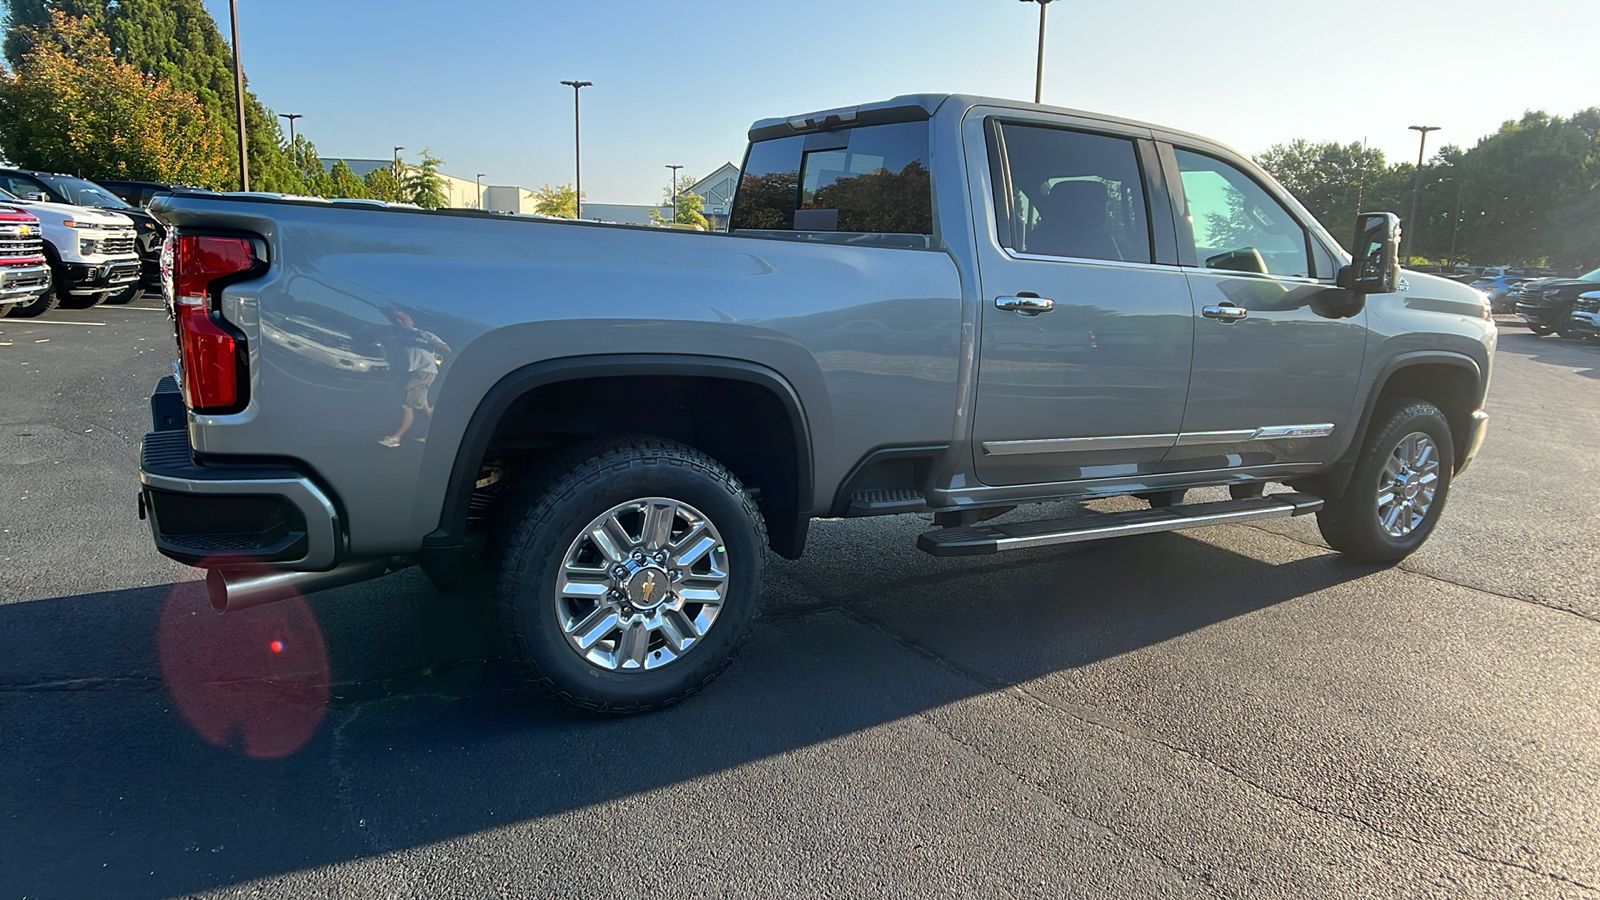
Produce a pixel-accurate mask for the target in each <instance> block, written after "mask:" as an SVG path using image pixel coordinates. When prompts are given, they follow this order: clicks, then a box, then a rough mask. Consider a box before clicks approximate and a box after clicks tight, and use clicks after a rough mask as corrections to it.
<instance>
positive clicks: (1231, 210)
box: [1176, 149, 1311, 277]
mask: <svg viewBox="0 0 1600 900" xmlns="http://www.w3.org/2000/svg"><path fill="white" fill-rule="evenodd" d="M1176 153H1177V157H1178V172H1179V174H1180V177H1181V178H1182V179H1183V193H1184V199H1185V200H1186V201H1187V203H1188V206H1189V209H1188V220H1189V225H1190V226H1191V230H1192V232H1193V240H1194V254H1195V256H1194V258H1195V259H1196V260H1197V261H1198V262H1199V264H1200V265H1201V266H1203V267H1205V268H1208V269H1230V270H1234V271H1241V272H1259V273H1261V274H1271V275H1292V276H1297V277H1307V276H1309V275H1310V274H1311V263H1310V260H1309V259H1308V258H1307V256H1306V231H1305V229H1304V228H1301V227H1300V223H1298V222H1296V221H1295V218H1294V216H1292V215H1290V214H1289V210H1287V209H1286V208H1284V206H1283V204H1281V203H1279V202H1278V201H1277V200H1275V199H1273V197H1272V195H1271V194H1268V193H1267V192H1266V189H1265V188H1263V187H1261V185H1259V184H1257V183H1256V182H1255V180H1254V179H1252V178H1250V176H1248V175H1246V174H1245V173H1243V172H1241V171H1240V170H1239V169H1237V168H1235V167H1234V166H1232V165H1229V164H1228V163H1225V162H1223V161H1221V160H1219V159H1212V158H1211V157H1209V156H1202V155H1201V154H1199V153H1193V152H1190V151H1188V150H1181V149H1180V150H1177V151H1176ZM1179 230H1180V231H1181V230H1182V229H1179ZM1179 239H1180V240H1188V238H1187V237H1183V236H1180V238H1179Z"/></svg>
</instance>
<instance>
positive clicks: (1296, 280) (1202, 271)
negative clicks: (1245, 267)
mask: <svg viewBox="0 0 1600 900" xmlns="http://www.w3.org/2000/svg"><path fill="white" fill-rule="evenodd" d="M1178 268H1180V269H1182V270H1183V271H1185V272H1193V273H1195V274H1198V275H1227V276H1229V277H1230V278H1240V277H1243V278H1264V279H1266V280H1268V281H1287V282H1290V283H1292V284H1321V285H1335V279H1332V278H1311V277H1308V276H1305V275H1274V274H1272V273H1271V272H1240V271H1238V270H1237V269H1208V268H1206V267H1205V266H1185V265H1182V264H1179V265H1178ZM1335 286H1336V285H1335Z"/></svg>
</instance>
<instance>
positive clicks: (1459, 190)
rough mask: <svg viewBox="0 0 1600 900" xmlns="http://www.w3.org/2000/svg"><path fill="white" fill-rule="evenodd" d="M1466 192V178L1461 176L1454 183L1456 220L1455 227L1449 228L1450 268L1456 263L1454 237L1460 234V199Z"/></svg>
mask: <svg viewBox="0 0 1600 900" xmlns="http://www.w3.org/2000/svg"><path fill="white" fill-rule="evenodd" d="M1466 194H1467V180H1466V179H1465V178H1463V179H1461V183H1460V184H1458V185H1456V222H1455V227H1454V228H1452V229H1451V230H1450V260H1449V262H1450V266H1451V267H1452V268H1454V267H1455V264H1456V238H1458V237H1460V236H1461V201H1462V200H1463V199H1464V198H1465V197H1466Z"/></svg>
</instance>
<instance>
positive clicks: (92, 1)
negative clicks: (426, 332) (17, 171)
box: [4, 0, 306, 193]
mask: <svg viewBox="0 0 1600 900" xmlns="http://www.w3.org/2000/svg"><path fill="white" fill-rule="evenodd" d="M6 5H7V7H8V22H9V25H10V28H9V30H8V32H7V34H6V38H5V42H4V48H5V54H6V58H7V59H8V60H10V61H11V63H12V65H13V66H15V65H16V64H17V63H18V62H19V61H20V60H21V58H22V54H24V53H25V52H26V51H27V50H28V48H29V47H30V46H32V45H33V44H34V43H35V42H36V40H37V37H36V35H37V34H39V33H41V30H47V29H48V28H49V27H50V23H51V12H52V11H57V10H59V11H61V12H65V13H67V14H69V15H73V16H81V17H83V18H86V19H88V21H89V22H90V24H91V25H93V26H94V27H95V28H96V29H98V30H100V31H103V32H104V33H105V34H106V36H107V37H108V38H109V39H110V42H111V50H112V53H113V54H114V55H115V56H116V58H117V60H118V61H119V62H123V63H127V64H128V65H131V66H133V67H134V68H135V69H137V70H138V71H140V72H143V73H145V74H146V75H150V76H153V77H155V78H157V79H159V80H161V81H163V82H166V83H168V84H171V85H173V86H174V87H176V88H178V89H179V90H183V91H187V92H190V93H192V94H194V95H195V98H196V99H197V100H198V101H199V103H200V106H201V108H202V109H203V110H204V111H205V113H206V117H207V120H208V121H209V122H211V123H212V127H213V128H215V129H217V130H219V131H220V132H221V134H222V141H223V145H224V146H225V147H228V148H229V149H230V150H231V154H232V155H233V156H237V153H238V151H237V150H236V149H233V148H236V147H237V146H238V130H237V128H236V127H235V124H234V123H235V118H236V112H235V106H234V89H233V51H232V49H231V48H230V47H229V46H228V43H227V42H226V41H224V40H223V38H222V32H221V31H220V30H218V28H217V23H216V20H214V19H213V18H212V17H211V14H210V12H208V11H207V10H206V8H205V4H204V0H7V4H6ZM28 27H31V28H32V29H33V31H32V32H29V31H28V30H26V29H27V28H28ZM245 126H246V128H245V130H246V138H247V139H246V143H247V146H248V150H249V158H250V187H251V188H252V189H254V190H264V191H284V192H291V193H298V192H303V191H304V190H305V189H306V186H305V184H304V178H303V177H302V176H301V175H300V173H298V172H297V171H296V170H295V167H294V165H293V163H292V162H291V160H290V157H289V155H288V154H286V153H285V152H284V148H283V143H284V141H283V133H282V131H281V129H280V128H279V125H278V119H277V117H276V116H275V115H273V114H272V111H271V110H269V109H267V108H266V107H264V106H263V105H262V104H261V102H260V101H259V100H258V99H257V98H256V96H255V94H253V93H252V92H251V91H250V90H249V89H248V87H247V88H246V90H245ZM233 165H234V170H233V185H237V183H238V170H237V161H236V160H235V161H234V163H233Z"/></svg>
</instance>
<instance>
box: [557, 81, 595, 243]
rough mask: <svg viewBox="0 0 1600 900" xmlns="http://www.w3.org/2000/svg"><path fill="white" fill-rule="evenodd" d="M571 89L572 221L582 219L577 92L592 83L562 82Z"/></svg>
mask: <svg viewBox="0 0 1600 900" xmlns="http://www.w3.org/2000/svg"><path fill="white" fill-rule="evenodd" d="M561 83H562V84H564V85H566V86H567V87H569V88H572V182H573V183H572V195H573V196H572V211H573V216H572V217H573V218H574V219H581V218H583V133H582V132H583V130H582V123H581V121H580V119H579V118H578V92H579V91H581V90H583V89H584V88H586V87H594V82H592V81H563V82H561Z"/></svg>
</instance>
